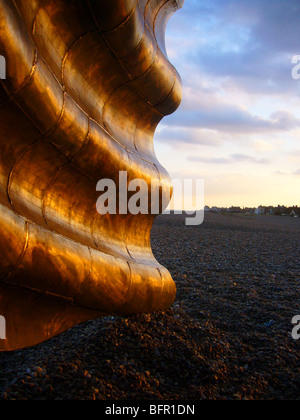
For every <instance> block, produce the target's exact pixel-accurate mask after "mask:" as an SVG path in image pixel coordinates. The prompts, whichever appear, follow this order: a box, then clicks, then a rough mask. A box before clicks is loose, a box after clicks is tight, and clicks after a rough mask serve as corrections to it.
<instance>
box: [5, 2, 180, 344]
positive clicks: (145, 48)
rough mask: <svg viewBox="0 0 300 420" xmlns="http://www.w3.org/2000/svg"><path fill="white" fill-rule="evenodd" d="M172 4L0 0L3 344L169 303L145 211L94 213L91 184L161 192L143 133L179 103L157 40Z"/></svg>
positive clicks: (169, 289)
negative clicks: (124, 178)
mask: <svg viewBox="0 0 300 420" xmlns="http://www.w3.org/2000/svg"><path fill="white" fill-rule="evenodd" d="M182 4H183V0H167V1H166V0H76V1H74V0H0V54H1V56H2V57H4V58H5V62H6V79H5V80H1V84H0V107H1V109H0V145H1V153H0V253H1V259H0V316H1V320H2V321H3V320H5V333H6V335H5V337H6V339H3V331H2V336H1V337H0V350H1V351H10V350H15V349H19V348H24V347H28V346H33V345H36V344H38V343H41V342H43V341H45V340H47V339H49V338H51V337H53V336H55V335H57V334H59V333H61V332H63V331H65V330H67V329H69V328H71V327H72V326H74V325H76V324H78V323H81V322H84V321H87V320H90V319H95V318H98V317H101V316H105V315H108V314H119V315H131V314H137V313H148V312H152V311H156V310H163V309H167V308H169V307H170V306H171V305H172V303H173V302H174V299H175V294H176V287H175V283H174V282H173V280H172V278H171V276H170V274H169V272H168V271H167V270H166V269H165V268H164V267H162V266H161V265H160V264H159V263H158V262H157V261H156V260H155V258H154V256H153V254H152V251H151V246H150V234H151V228H152V225H153V222H154V219H155V217H156V216H155V215H151V214H150V213H151V212H150V211H149V212H148V213H149V214H137V215H132V214H120V212H119V214H106V215H100V214H99V213H98V212H97V208H96V203H97V199H98V197H99V192H97V191H96V185H97V183H98V181H99V180H101V179H111V180H113V181H115V183H116V185H118V183H119V173H120V172H127V175H128V183H129V182H130V181H131V180H134V179H142V180H144V181H146V182H147V185H149V186H150V185H151V181H153V180H156V181H157V182H158V184H159V186H160V187H159V188H160V193H161V195H163V194H164V193H165V191H168V188H169V184H170V179H169V176H168V174H167V172H166V171H165V170H164V169H163V168H162V166H161V165H160V164H159V162H158V161H157V159H156V157H155V153H154V148H153V135H154V132H155V128H156V126H157V124H158V123H159V122H160V121H161V119H162V118H163V117H164V116H165V115H168V114H170V113H172V112H174V111H175V110H176V109H177V107H178V106H179V104H180V101H181V81H180V77H179V75H178V73H177V72H176V70H175V69H174V67H173V66H172V65H171V64H170V63H169V61H168V59H167V55H166V50H165V44H164V37H165V27H166V24H167V20H168V18H169V17H170V16H171V14H172V13H173V12H174V11H176V10H177V9H178V8H180V7H181V6H182ZM150 205H151V203H149V207H150ZM3 328H4V327H3V322H2V330H3Z"/></svg>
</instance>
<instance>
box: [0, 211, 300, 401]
mask: <svg viewBox="0 0 300 420" xmlns="http://www.w3.org/2000/svg"><path fill="white" fill-rule="evenodd" d="M184 218H185V216H184V215H162V216H159V217H158V218H157V220H156V222H155V225H154V227H153V232H152V248H153V252H154V254H155V256H156V258H157V259H158V261H159V262H160V263H161V264H162V265H164V266H165V267H167V268H168V269H169V271H170V272H171V274H172V276H173V278H174V280H175V282H176V285H177V289H178V293H177V299H176V301H175V303H174V305H173V307H172V308H171V309H170V310H168V311H166V312H160V313H155V314H146V315H139V316H134V317H131V318H126V319H125V318H121V317H113V316H110V317H106V318H101V319H98V320H94V321H90V322H87V323H85V324H82V325H78V326H76V327H74V328H73V329H71V330H69V331H67V332H65V333H63V334H62V335H60V336H58V337H55V338H53V339H51V340H50V341H48V342H46V343H43V344H40V345H38V346H36V347H33V348H29V349H24V350H20V351H16V352H12V353H0V399H2V400H74V399H77V400H106V401H113V400H127V401H128V400H162V401H163V400H168V401H169V400H174V401H180V400H274V399H284V400H298V399H299V398H300V392H299V391H300V340H298V341H297V340H294V339H293V338H292V335H291V333H292V329H293V325H292V319H293V317H295V316H296V315H300V299H299V297H300V296H299V295H300V258H299V257H300V219H299V218H298V219H296V218H291V217H276V216H243V215H222V214H213V213H207V214H206V216H205V221H204V223H203V224H202V225H200V226H197V227H187V226H185V223H184Z"/></svg>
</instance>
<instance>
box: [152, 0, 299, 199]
mask: <svg viewBox="0 0 300 420" xmlns="http://www.w3.org/2000/svg"><path fill="white" fill-rule="evenodd" d="M299 22H300V2H299V1H297V0H276V1H271V0H251V1H245V0H185V4H184V7H183V9H181V10H180V11H178V12H176V13H175V14H174V15H173V17H172V18H171V20H170V22H169V24H168V27H167V34H166V44H167V52H168V57H169V59H170V61H171V62H172V64H173V65H174V66H175V67H176V69H177V70H178V72H179V74H180V75H181V78H182V82H183V100H182V104H181V106H180V108H179V110H177V111H176V113H175V114H173V115H172V116H169V117H166V118H165V119H164V120H163V121H162V122H161V123H160V125H159V127H158V129H157V132H156V134H155V150H156V154H157V157H158V160H159V161H160V162H161V163H162V164H163V166H164V167H165V168H166V169H167V170H168V172H169V173H170V175H171V177H172V178H173V179H183V178H185V179H196V178H197V179H204V185H205V205H208V206H214V205H215V206H220V207H228V206H232V205H233V206H242V207H244V206H245V207H247V206H249V207H257V206H259V205H274V206H277V205H278V204H281V205H287V206H291V205H300V79H299V80H295V79H294V78H293V77H292V70H293V68H294V67H295V64H292V58H293V57H294V56H295V55H300V25H299ZM299 74H300V71H299Z"/></svg>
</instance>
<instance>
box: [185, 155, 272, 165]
mask: <svg viewBox="0 0 300 420" xmlns="http://www.w3.org/2000/svg"><path fill="white" fill-rule="evenodd" d="M188 160H189V161H190V162H201V163H208V164H218V165H219V164H221V165H231V164H234V163H255V164H259V165H267V164H269V163H271V162H270V161H269V160H268V159H258V158H256V157H253V156H248V155H244V154H241V153H235V154H232V155H230V156H229V157H226V158H206V157H199V156H189V157H188Z"/></svg>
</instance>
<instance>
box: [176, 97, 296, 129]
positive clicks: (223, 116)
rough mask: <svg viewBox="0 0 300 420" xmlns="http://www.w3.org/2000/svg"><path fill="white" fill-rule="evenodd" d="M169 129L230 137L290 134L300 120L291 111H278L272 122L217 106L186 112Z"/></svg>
mask: <svg viewBox="0 0 300 420" xmlns="http://www.w3.org/2000/svg"><path fill="white" fill-rule="evenodd" d="M168 123H169V126H173V127H185V128H205V129H210V130H218V131H222V132H227V133H243V134H245V133H266V132H269V133H271V132H275V131H290V130H292V129H294V128H297V127H300V120H298V119H297V118H295V116H294V115H293V114H291V113H289V112H287V111H282V110H280V111H277V112H276V113H273V114H272V115H271V116H270V118H269V119H266V118H262V117H260V116H259V115H253V114H252V113H251V112H249V111H248V110H247V109H243V108H242V107H239V106H235V105H231V104H225V103H224V104H217V105H216V107H215V108H214V109H205V107H204V108H202V109H201V108H200V105H199V108H198V109H194V110H190V109H189V110H187V111H184V110H182V111H181V112H180V113H177V114H175V115H174V116H173V117H172V118H170V119H169V120H168Z"/></svg>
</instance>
